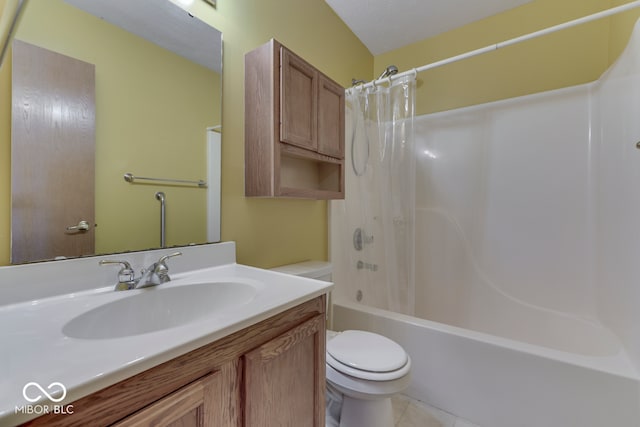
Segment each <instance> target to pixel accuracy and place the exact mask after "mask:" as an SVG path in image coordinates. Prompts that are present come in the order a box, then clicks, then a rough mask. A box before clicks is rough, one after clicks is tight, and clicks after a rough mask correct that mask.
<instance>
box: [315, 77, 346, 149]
mask: <svg viewBox="0 0 640 427" xmlns="http://www.w3.org/2000/svg"><path fill="white" fill-rule="evenodd" d="M318 153H321V154H324V155H327V156H331V157H336V158H338V159H343V158H344V88H343V87H342V86H340V85H339V84H337V83H335V82H333V81H332V80H329V79H328V78H326V77H325V76H323V75H322V74H320V75H319V76H318Z"/></svg>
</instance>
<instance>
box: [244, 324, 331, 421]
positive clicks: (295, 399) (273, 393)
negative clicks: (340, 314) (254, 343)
mask: <svg viewBox="0 0 640 427" xmlns="http://www.w3.org/2000/svg"><path fill="white" fill-rule="evenodd" d="M324 322H325V320H324V315H323V314H321V315H318V316H315V317H313V318H312V319H310V320H308V321H306V322H304V323H302V324H300V325H299V326H297V327H295V328H293V329H291V330H289V331H288V332H285V333H284V334H282V335H280V336H279V337H278V338H275V339H274V340H272V341H269V342H267V343H266V344H264V345H262V346H260V347H258V348H257V349H255V350H253V351H251V352H250V353H247V354H246V355H245V384H244V387H245V399H246V400H245V405H246V406H245V414H244V415H245V425H246V426H247V427H262V426H264V427H272V426H295V427H305V426H310V427H324V425H325V424H324V393H325V365H324V363H325V353H324V352H325V324H324Z"/></svg>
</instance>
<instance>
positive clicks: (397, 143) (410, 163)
mask: <svg viewBox="0 0 640 427" xmlns="http://www.w3.org/2000/svg"><path fill="white" fill-rule="evenodd" d="M414 105H415V77H414V76H407V77H403V78H400V79H397V80H394V81H393V82H392V83H391V84H390V85H389V86H388V87H387V86H373V87H371V88H366V89H362V88H354V89H352V90H351V91H349V94H348V95H347V129H346V143H347V147H346V167H345V180H346V198H345V200H344V202H340V203H335V204H333V205H332V224H331V229H332V262H333V265H334V280H335V281H336V283H338V286H337V289H336V295H338V296H343V297H346V298H348V299H350V300H356V301H359V302H362V303H364V304H367V305H370V306H373V307H378V308H382V309H386V310H392V311H395V312H399V313H404V314H413V310H414V303H413V301H414V297H413V295H414V257H415V255H414V226H415V220H414V217H415V215H414V211H415V155H414V141H413V139H414V138H413V118H414Z"/></svg>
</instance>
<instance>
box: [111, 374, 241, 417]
mask: <svg viewBox="0 0 640 427" xmlns="http://www.w3.org/2000/svg"><path fill="white" fill-rule="evenodd" d="M222 380H223V376H222V375H221V373H220V372H216V373H213V374H211V375H208V376H206V377H204V378H202V379H200V380H197V381H194V382H193V383H191V384H189V385H188V386H185V387H183V388H181V389H180V390H178V391H176V392H174V393H172V394H170V395H168V396H167V397H164V398H162V399H160V400H159V401H157V402H156V403H153V404H151V405H149V406H148V407H146V408H144V409H142V410H140V411H138V412H137V413H135V414H133V415H131V416H129V417H127V418H125V419H124V420H122V421H120V422H119V423H116V424H115V425H114V427H151V426H154V427H222V426H227V425H228V426H232V425H236V422H235V421H233V422H232V421H231V420H229V419H227V420H223V419H221V413H220V412H219V411H217V410H216V409H218V408H217V407H216V404H217V403H218V401H222V400H223V395H222V394H221V393H229V392H230V390H227V389H226V387H224V384H223V383H222V382H221V381H222Z"/></svg>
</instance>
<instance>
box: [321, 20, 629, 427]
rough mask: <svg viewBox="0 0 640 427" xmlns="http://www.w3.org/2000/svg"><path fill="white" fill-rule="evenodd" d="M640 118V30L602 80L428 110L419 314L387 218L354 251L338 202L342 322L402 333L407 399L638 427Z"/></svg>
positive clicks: (498, 423)
mask: <svg viewBox="0 0 640 427" xmlns="http://www.w3.org/2000/svg"><path fill="white" fill-rule="evenodd" d="M639 118H640V31H639V30H638V26H637V25H636V29H635V30H634V33H633V35H632V38H631V40H630V42H629V45H628V46H627V48H626V50H625V52H624V53H623V55H622V56H621V57H620V59H619V60H618V61H617V62H616V63H615V64H614V65H613V66H612V67H611V68H610V69H609V70H608V71H607V72H606V73H605V74H604V75H603V76H602V77H601V78H600V79H599V80H598V81H596V82H593V83H590V84H587V85H581V86H575V87H570V88H565V89H560V90H555V91H551V92H545V93H540V94H535V95H530V96H524V97H519V98H514V99H510V100H505V101H499V102H494V103H490V104H484V105H479V106H474V107H468V108H463V109H458V110H453V111H448V112H442V113H435V114H430V115H425V116H421V117H417V118H415V121H414V132H415V142H414V143H415V155H416V175H415V176H416V183H415V188H416V192H415V224H414V227H415V268H414V275H415V285H414V286H415V289H407V290H405V291H401V292H406V293H409V294H410V295H412V297H410V298H408V300H409V301H411V304H410V305H409V306H406V307H404V308H403V309H401V310H397V309H394V308H392V307H390V306H389V303H388V299H387V295H388V294H389V291H388V292H385V291H381V290H380V289H386V288H394V287H395V286H396V284H395V283H387V282H388V281H387V280H386V277H385V274H384V269H385V260H384V257H382V254H383V251H382V249H381V248H375V246H376V244H377V241H376V237H377V236H376V234H377V233H379V232H380V231H379V230H380V228H381V226H380V225H378V224H376V220H375V219H370V225H369V226H364V228H363V231H361V232H362V233H363V234H364V236H365V237H367V238H368V246H369V251H368V252H364V251H358V250H355V249H354V248H353V245H352V244H349V242H346V239H345V237H344V236H351V234H353V230H352V229H351V228H352V227H353V224H354V223H357V218H356V219H354V218H350V215H351V212H350V211H349V210H348V209H346V208H345V204H343V203H332V206H331V227H332V249H331V250H332V260H333V264H334V280H335V282H336V285H337V286H336V290H335V291H334V302H335V305H334V326H333V327H334V328H335V329H338V330H341V329H349V328H360V329H368V330H372V331H374V332H379V333H383V334H386V335H387V336H389V337H391V338H392V339H394V340H396V341H398V342H399V343H400V344H401V345H403V346H404V347H405V348H406V349H407V350H408V352H409V353H410V355H411V358H412V361H413V362H414V371H413V372H414V375H413V381H412V385H411V387H410V389H409V393H408V394H409V395H411V396H412V397H414V398H417V399H420V400H424V401H426V402H428V403H430V404H432V405H434V406H436V407H440V408H441V409H444V410H447V411H450V412H452V413H454V414H456V415H459V416H462V417H464V418H467V419H469V420H471V421H473V422H476V423H478V424H480V425H482V426H486V427H513V426H514V425H517V426H522V427H538V426H542V425H544V426H545V427H555V426H558V427H567V426H580V427H601V426H603V425H616V426H617V425H620V426H635V425H640V375H639V369H640V262H639V261H638V258H639V257H640V227H638V226H637V223H638V221H639V220H640V150H639V149H638V148H636V143H638V141H640V120H639ZM347 134H348V133H347ZM356 144H358V142H357V141H356ZM347 151H349V150H347ZM352 152H353V151H352ZM357 152H358V151H357V150H356V153H357ZM348 172H353V171H348ZM358 178H359V177H356V176H355V174H353V173H351V175H350V174H349V173H347V198H348V199H349V198H351V197H358V195H357V194H355V195H354V192H355V191H354V190H356V191H357V190H358V189H359V187H357V184H356V182H357V180H358ZM368 197H385V195H384V194H376V195H369V196H368ZM345 203H346V202H345ZM367 227H368V229H367ZM358 262H361V264H360V265H361V266H362V265H365V266H367V265H368V266H377V268H376V269H375V271H372V269H358V268H357V265H358ZM377 273H382V274H377ZM397 292H399V291H397V290H396V291H392V293H397ZM357 299H358V300H359V301H360V302H359V303H358V302H356V300H357ZM391 310H393V311H395V312H393V311H391Z"/></svg>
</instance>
